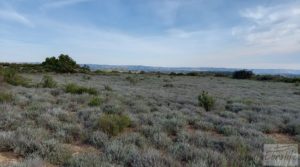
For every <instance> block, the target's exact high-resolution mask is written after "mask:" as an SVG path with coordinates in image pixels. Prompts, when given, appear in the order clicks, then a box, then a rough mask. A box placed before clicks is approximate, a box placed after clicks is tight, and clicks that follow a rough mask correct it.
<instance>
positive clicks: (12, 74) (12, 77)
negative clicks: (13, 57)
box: [3, 68, 30, 87]
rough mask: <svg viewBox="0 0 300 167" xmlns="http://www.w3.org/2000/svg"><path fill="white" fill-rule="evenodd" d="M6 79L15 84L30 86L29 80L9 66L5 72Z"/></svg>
mask: <svg viewBox="0 0 300 167" xmlns="http://www.w3.org/2000/svg"><path fill="white" fill-rule="evenodd" d="M3 78H4V81H5V82H7V83H9V84H11V85H14V86H24V87H30V84H29V80H28V79H26V78H24V77H22V76H21V75H19V74H18V73H17V71H16V70H14V69H12V68H9V69H5V70H4V72H3Z"/></svg>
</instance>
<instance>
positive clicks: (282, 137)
mask: <svg viewBox="0 0 300 167" xmlns="http://www.w3.org/2000/svg"><path fill="white" fill-rule="evenodd" d="M267 136H269V137H270V138H272V139H274V140H275V141H276V142H277V143H279V144H293V143H297V141H295V140H294V138H293V137H292V136H290V135H287V134H283V133H272V134H267Z"/></svg>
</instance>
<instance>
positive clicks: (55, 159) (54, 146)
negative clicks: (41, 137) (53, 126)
mask: <svg viewBox="0 0 300 167" xmlns="http://www.w3.org/2000/svg"><path fill="white" fill-rule="evenodd" d="M41 145H42V146H41V149H40V150H39V155H41V156H42V157H43V158H45V159H46V160H47V161H49V162H50V163H52V164H55V165H62V164H64V163H66V162H67V161H68V160H69V159H70V158H71V156H72V154H71V151H70V150H69V149H68V148H67V147H65V146H64V145H62V144H60V143H58V142H57V141H56V140H53V139H52V140H47V141H44V142H42V143H41Z"/></svg>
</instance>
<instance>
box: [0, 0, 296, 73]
mask: <svg viewBox="0 0 300 167" xmlns="http://www.w3.org/2000/svg"><path fill="white" fill-rule="evenodd" d="M60 54H68V55H70V56H71V57H72V58H73V59H75V60H76V61H77V63H80V64H109V65H148V66H164V67H231V68H262V69H266V68H272V69H275V68H284V69H300V0H249V1H246V0H0V62H42V61H43V60H44V59H45V58H46V57H50V56H58V55H60Z"/></svg>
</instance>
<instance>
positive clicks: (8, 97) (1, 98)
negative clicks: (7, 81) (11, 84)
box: [0, 92, 13, 103]
mask: <svg viewBox="0 0 300 167" xmlns="http://www.w3.org/2000/svg"><path fill="white" fill-rule="evenodd" d="M11 101H13V95H12V94H11V93H4V92H0V103H5V102H11Z"/></svg>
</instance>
